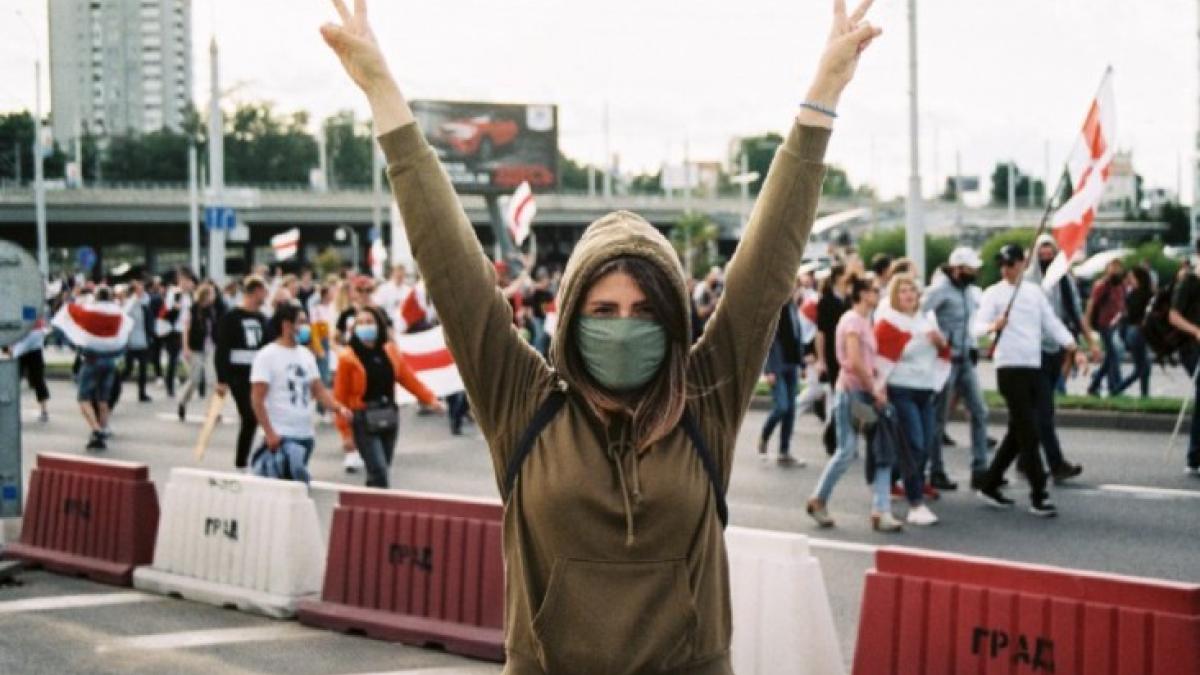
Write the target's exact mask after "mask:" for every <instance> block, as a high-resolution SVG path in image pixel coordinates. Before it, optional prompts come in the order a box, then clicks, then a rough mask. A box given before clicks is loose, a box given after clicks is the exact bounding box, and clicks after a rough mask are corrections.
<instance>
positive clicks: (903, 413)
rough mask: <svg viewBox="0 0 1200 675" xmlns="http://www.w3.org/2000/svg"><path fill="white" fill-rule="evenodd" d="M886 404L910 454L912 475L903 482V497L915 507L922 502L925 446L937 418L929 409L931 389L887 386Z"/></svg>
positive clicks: (927, 449)
mask: <svg viewBox="0 0 1200 675" xmlns="http://www.w3.org/2000/svg"><path fill="white" fill-rule="evenodd" d="M887 390H888V402H889V403H891V404H892V407H894V408H895V409H896V419H897V420H898V421H899V422H900V428H901V429H903V430H904V438H905V440H907V441H908V452H909V454H910V455H912V460H913V468H914V469H915V471H913V475H912V476H910V477H908V478H906V479H905V480H904V494H905V496H906V497H908V503H910V504H913V505H916V504H920V503H921V502H922V501H924V499H925V497H924V494H923V491H924V489H925V462H927V461H928V460H929V447H930V446H931V445H933V440H934V437H933V435H934V431H935V429H936V428H937V419H936V416H935V414H934V410H933V390H932V389H909V388H908V387H893V386H891V385H889V386H888V388H887Z"/></svg>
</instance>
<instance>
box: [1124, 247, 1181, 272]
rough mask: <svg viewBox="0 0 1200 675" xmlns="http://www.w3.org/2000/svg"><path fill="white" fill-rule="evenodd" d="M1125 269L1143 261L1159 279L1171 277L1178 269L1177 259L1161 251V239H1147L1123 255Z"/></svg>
mask: <svg viewBox="0 0 1200 675" xmlns="http://www.w3.org/2000/svg"><path fill="white" fill-rule="evenodd" d="M1124 262H1125V269H1130V268H1131V267H1133V266H1135V265H1141V264H1143V263H1145V264H1148V265H1149V266H1150V269H1152V270H1154V272H1155V273H1156V274H1157V275H1158V278H1159V280H1160V281H1161V280H1163V279H1173V278H1174V277H1175V273H1176V272H1177V271H1179V261H1178V260H1175V259H1173V258H1169V257H1167V255H1166V254H1165V253H1163V243H1162V242H1161V241H1148V242H1146V243H1144V244H1142V245H1140V246H1138V247H1137V249H1136V250H1134V251H1133V253H1130V254H1129V255H1127V256H1125V259H1124Z"/></svg>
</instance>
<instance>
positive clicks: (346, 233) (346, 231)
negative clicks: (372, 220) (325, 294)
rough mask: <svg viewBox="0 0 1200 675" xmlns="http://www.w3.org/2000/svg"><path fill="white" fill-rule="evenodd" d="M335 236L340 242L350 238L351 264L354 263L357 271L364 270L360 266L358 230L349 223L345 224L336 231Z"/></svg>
mask: <svg viewBox="0 0 1200 675" xmlns="http://www.w3.org/2000/svg"><path fill="white" fill-rule="evenodd" d="M333 238H334V240H335V241H337V242H339V243H344V242H345V241H346V240H347V239H349V240H350V247H351V251H350V264H352V265H354V271H355V273H358V272H361V271H362V270H361V269H359V266H358V263H359V260H358V256H359V251H358V247H359V244H358V232H356V231H355V230H354V228H353V227H350V226H349V225H343V226H341V227H339V228H338V229H337V230H335V231H334V233H333Z"/></svg>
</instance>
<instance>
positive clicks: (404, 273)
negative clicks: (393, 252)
mask: <svg viewBox="0 0 1200 675" xmlns="http://www.w3.org/2000/svg"><path fill="white" fill-rule="evenodd" d="M411 292H412V286H411V285H410V284H409V283H408V269H407V268H405V267H404V265H402V264H400V263H396V264H394V265H392V276H391V278H390V279H388V280H387V281H385V282H383V283H382V284H380V285H379V288H377V289H375V293H374V294H373V295H372V296H371V300H372V301H373V302H374V303H375V304H376V306H378V307H379V308H380V309H382V310H383V311H384V312H386V313H387V317H388V318H389V319H391V320H392V325H399V323H398V322H397V321H396V317H397V316H398V315H399V314H400V306H401V305H403V304H404V301H405V300H406V299H408V294H409V293H411Z"/></svg>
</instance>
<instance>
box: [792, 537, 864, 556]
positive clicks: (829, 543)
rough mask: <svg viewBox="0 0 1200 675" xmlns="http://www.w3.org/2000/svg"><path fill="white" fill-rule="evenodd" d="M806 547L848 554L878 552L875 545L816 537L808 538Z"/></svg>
mask: <svg viewBox="0 0 1200 675" xmlns="http://www.w3.org/2000/svg"><path fill="white" fill-rule="evenodd" d="M808 546H809V548H827V549H830V550H832V551H848V552H850V553H868V554H872V555H873V554H874V553H875V552H876V551H878V550H879V546H877V545H875V544H860V543H858V542H855V541H838V540H837V539H818V538H816V537H809V538H808Z"/></svg>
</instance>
